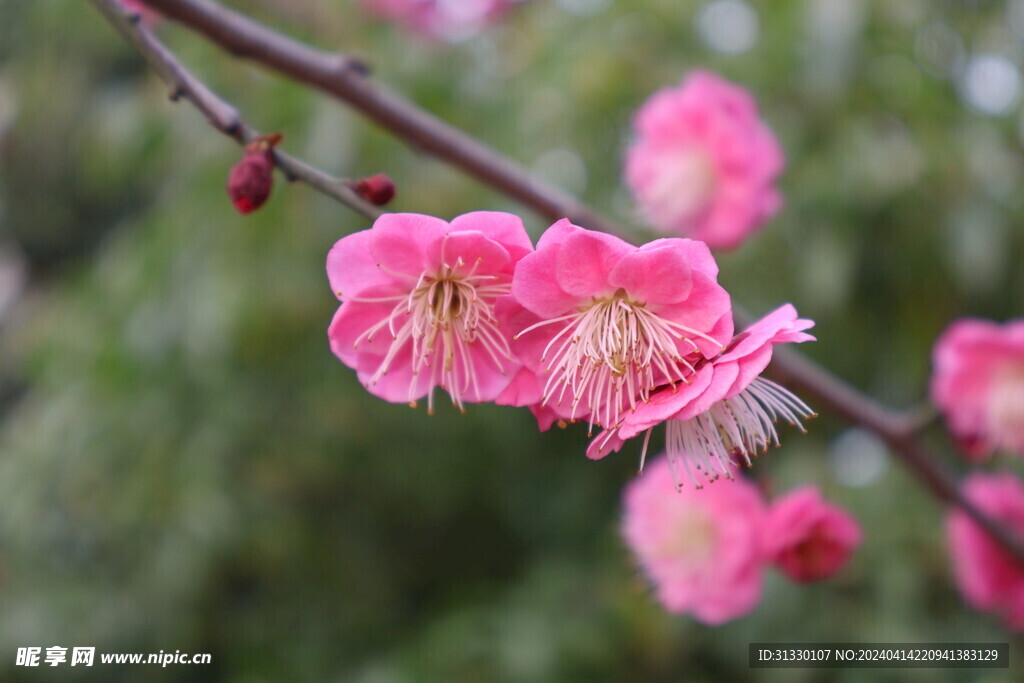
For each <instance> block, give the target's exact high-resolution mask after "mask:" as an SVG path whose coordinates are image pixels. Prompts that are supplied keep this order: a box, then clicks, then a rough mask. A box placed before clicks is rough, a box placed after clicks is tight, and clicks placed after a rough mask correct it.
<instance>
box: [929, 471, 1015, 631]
mask: <svg viewBox="0 0 1024 683" xmlns="http://www.w3.org/2000/svg"><path fill="white" fill-rule="evenodd" d="M964 494H965V495H966V497H967V498H968V499H969V500H971V501H972V502H973V503H974V504H975V505H977V506H978V508H979V509H981V510H982V511H984V512H987V513H988V514H989V515H991V516H992V518H993V519H995V520H996V521H998V522H1001V523H1003V524H1005V525H1006V526H1007V527H1008V528H1009V529H1010V530H1011V531H1012V532H1014V533H1016V535H1017V536H1018V537H1020V538H1024V484H1021V481H1020V480H1019V479H1017V478H1016V477H1014V476H1013V475H1011V474H1009V473H1004V474H972V475H970V476H969V477H967V479H966V481H965V482H964ZM946 538H947V539H948V542H949V551H950V554H951V556H952V559H953V573H954V576H955V578H956V583H957V587H958V588H959V589H960V592H961V593H963V595H964V598H965V599H966V600H967V603H968V604H969V605H970V606H971V607H973V608H975V609H978V610H983V611H989V612H996V613H998V614H1000V615H1001V616H1002V618H1003V620H1004V621H1005V623H1006V625H1007V627H1008V628H1011V629H1014V630H1016V631H1024V566H1022V565H1021V563H1020V562H1017V561H1016V560H1015V559H1014V558H1013V557H1012V556H1011V555H1010V554H1009V553H1008V552H1006V551H1005V550H1004V549H1003V548H1002V546H1000V545H999V544H998V543H997V542H996V541H995V540H993V539H992V538H991V537H990V536H989V535H988V534H987V533H986V532H985V531H984V530H983V529H982V528H981V527H979V526H978V525H977V523H975V522H974V520H973V519H971V518H970V517H968V516H967V514H966V513H964V512H963V511H961V510H960V509H955V510H953V511H952V512H950V513H949V516H948V517H947V518H946Z"/></svg>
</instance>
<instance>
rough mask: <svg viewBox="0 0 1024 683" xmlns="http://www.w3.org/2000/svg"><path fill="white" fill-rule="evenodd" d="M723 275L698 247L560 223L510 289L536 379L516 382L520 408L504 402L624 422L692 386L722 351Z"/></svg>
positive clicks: (726, 305) (523, 352)
mask: <svg viewBox="0 0 1024 683" xmlns="http://www.w3.org/2000/svg"><path fill="white" fill-rule="evenodd" d="M717 276H718V266H717V264H716V263H715V260H714V258H713V257H712V256H711V252H710V251H709V250H708V248H707V246H706V245H705V244H703V243H701V242H696V241H693V240H687V239H678V238H676V239H661V240H656V241H654V242H651V243H649V244H645V245H644V246H642V247H634V246H632V245H630V244H628V243H626V242H623V241H622V240H620V239H618V238H616V237H612V236H611V235H607V234H604V233H600V232H593V231H590V230H584V229H583V228H580V227H577V226H575V225H573V224H572V223H570V222H569V221H568V220H561V221H559V222H557V223H555V224H554V225H553V226H551V227H550V228H549V229H548V230H547V231H546V232H545V233H544V235H543V236H542V237H541V238H540V241H539V242H538V243H537V251H535V252H534V253H532V254H530V255H528V256H526V257H525V258H523V260H522V261H521V262H520V263H519V265H518V267H517V268H516V273H515V278H514V279H513V281H512V294H513V297H514V298H515V302H516V303H517V304H518V305H519V306H520V308H519V309H518V311H510V313H509V316H508V317H509V320H510V321H512V322H511V325H512V328H513V330H514V331H516V335H515V337H514V339H515V340H516V341H515V349H516V352H517V354H518V355H519V357H520V359H521V360H522V362H523V365H524V366H525V367H527V368H528V369H530V370H532V371H533V372H534V373H535V374H534V377H533V378H530V377H529V376H528V375H524V376H522V377H520V378H519V381H518V385H519V386H518V387H517V394H518V396H517V398H518V402H517V401H515V400H499V402H502V403H510V404H512V405H535V406H536V405H539V406H542V407H546V408H548V409H550V410H551V411H553V412H554V413H555V414H556V415H557V416H558V417H561V418H563V419H569V420H577V419H589V421H590V422H591V424H597V425H603V426H614V425H616V424H618V421H619V419H620V415H622V414H623V413H624V412H625V411H626V410H627V409H633V408H635V407H636V406H637V405H639V403H641V402H643V401H645V400H647V397H648V395H649V393H650V392H651V391H652V390H653V389H654V388H655V387H656V386H660V385H666V384H667V385H675V384H679V383H686V382H688V381H689V376H690V375H692V374H693V372H694V367H695V364H696V363H698V362H699V360H700V359H702V358H705V357H707V356H712V355H715V354H718V353H721V351H722V349H723V348H724V342H726V341H728V340H729V338H730V337H731V335H732V315H731V305H730V300H729V295H728V293H727V292H726V291H725V290H724V289H723V288H722V287H721V286H719V284H718V282H717V280H716V278H717ZM531 382H532V384H531ZM531 397H532V398H533V399H536V401H535V402H534V403H531V402H530V401H529V398H531ZM502 398H503V399H506V398H507V397H502Z"/></svg>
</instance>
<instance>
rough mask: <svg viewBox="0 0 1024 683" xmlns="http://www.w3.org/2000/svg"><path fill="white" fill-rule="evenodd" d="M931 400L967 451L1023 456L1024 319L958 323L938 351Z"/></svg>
mask: <svg viewBox="0 0 1024 683" xmlns="http://www.w3.org/2000/svg"><path fill="white" fill-rule="evenodd" d="M933 363H934V374H933V375H932V383H931V394H932V400H933V401H934V402H935V405H936V406H938V408H939V410H940V411H942V413H943V415H944V416H945V417H946V421H947V422H948V424H949V428H950V430H951V431H952V432H953V434H954V435H955V436H956V437H957V440H958V442H959V443H960V445H961V447H962V449H963V450H964V452H965V453H966V454H967V455H968V456H970V457H972V458H983V457H985V456H987V455H989V454H991V453H992V451H994V450H1005V451H1008V452H1013V453H1016V454H1018V455H1024V320H1015V321H1011V322H1008V323H1006V324H1005V325H1000V324H998V323H994V322H989V321H987V320H977V319H970V318H968V319H963V320H958V321H956V322H955V323H953V324H952V325H950V326H949V328H947V329H946V331H945V332H943V334H942V335H941V336H940V337H939V339H938V341H937V342H936V343H935V349H934V352H933Z"/></svg>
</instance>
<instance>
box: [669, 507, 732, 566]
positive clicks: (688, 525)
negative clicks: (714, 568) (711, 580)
mask: <svg viewBox="0 0 1024 683" xmlns="http://www.w3.org/2000/svg"><path fill="white" fill-rule="evenodd" d="M671 528H672V533H670V534H668V535H667V536H666V537H665V540H664V541H663V542H662V543H660V544H659V545H658V547H657V548H656V549H655V551H654V556H655V557H656V558H658V559H663V560H675V561H676V562H682V563H683V564H684V565H686V566H695V567H700V566H704V565H705V564H706V563H707V561H708V560H709V559H710V558H711V557H712V556H713V554H714V551H715V545H716V542H717V539H718V529H717V527H716V525H715V523H714V520H713V519H712V518H711V516H710V515H709V514H708V513H707V511H706V510H704V509H702V508H696V507H695V506H689V507H688V509H687V510H686V511H685V512H682V511H681V512H680V513H679V516H678V517H677V518H676V519H674V520H672V523H671Z"/></svg>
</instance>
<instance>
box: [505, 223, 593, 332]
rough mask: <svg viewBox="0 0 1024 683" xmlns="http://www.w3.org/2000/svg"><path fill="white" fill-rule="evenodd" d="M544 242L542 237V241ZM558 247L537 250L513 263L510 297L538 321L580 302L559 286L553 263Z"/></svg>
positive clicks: (556, 314)
mask: <svg viewBox="0 0 1024 683" xmlns="http://www.w3.org/2000/svg"><path fill="white" fill-rule="evenodd" d="M541 239H542V240H543V238H541ZM559 249H560V247H559V246H557V245H556V246H554V247H551V248H546V249H538V250H537V251H535V252H533V253H532V254H527V255H526V256H524V257H523V260H522V261H520V262H519V263H517V264H516V272H515V276H514V277H513V278H512V296H514V297H515V299H516V301H518V302H519V303H520V305H522V306H523V307H524V308H526V309H527V310H529V311H531V312H533V313H534V314H536V315H539V316H540V317H541V318H555V317H557V316H559V315H562V314H564V313H566V312H567V311H570V310H572V309H573V308H574V307H576V306H577V305H578V304H579V302H580V299H579V297H577V296H574V295H572V294H568V293H566V292H565V291H564V290H563V289H562V288H561V287H560V286H559V284H558V278H557V276H556V264H557V263H558V252H559Z"/></svg>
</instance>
